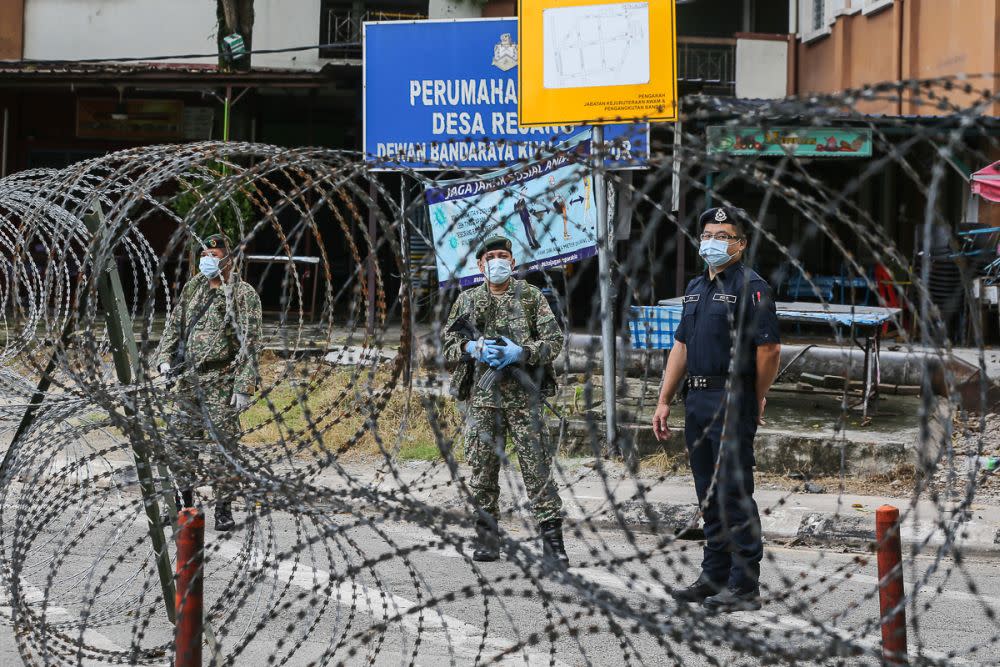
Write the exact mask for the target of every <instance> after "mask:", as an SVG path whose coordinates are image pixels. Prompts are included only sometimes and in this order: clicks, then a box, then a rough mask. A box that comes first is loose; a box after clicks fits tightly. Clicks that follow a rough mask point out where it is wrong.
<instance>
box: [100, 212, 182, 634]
mask: <svg viewBox="0 0 1000 667" xmlns="http://www.w3.org/2000/svg"><path fill="white" fill-rule="evenodd" d="M83 222H84V224H85V225H86V226H87V229H89V230H90V233H91V235H92V236H93V241H92V243H93V248H94V249H95V251H94V252H96V248H100V247H103V246H104V244H106V243H111V239H109V238H105V237H104V215H103V213H102V212H101V207H100V204H95V205H94V210H93V211H92V212H91V213H88V214H87V215H85V216H83ZM95 265H96V261H95ZM97 293H98V297H99V298H100V302H101V307H102V308H104V320H105V325H106V327H107V332H108V340H109V341H110V342H111V357H112V359H113V360H114V364H115V373H116V375H117V376H118V381H119V382H121V383H122V384H124V385H129V384H132V378H133V377H134V376H135V366H134V364H137V363H138V360H139V351H138V348H137V347H136V344H135V335H134V334H133V333H132V318H131V317H129V314H128V312H127V311H126V310H125V303H126V302H125V294H124V290H122V284H121V279H120V278H119V276H118V269H117V267H115V266H113V265H112V266H108V267H107V268H106V269H104V270H103V271H102V272H101V275H100V276H99V277H98V279H97ZM135 410H136V406H135V405H129V404H126V405H125V413H126V414H127V415H128V416H133V415H134V414H135ZM131 440H132V454H133V456H134V457H135V470H136V476H137V477H138V478H139V489H140V491H141V492H142V500H143V505H144V506H145V508H146V518H147V520H148V522H149V538H150V540H151V541H152V543H153V553H154V554H155V556H156V569H157V571H158V573H159V575H160V588H161V589H162V592H163V601H164V603H165V606H166V608H167V617H168V618H169V619H170V622H171V623H173V622H174V620H175V616H174V606H173V604H171V601H172V600H173V599H174V578H173V572H172V571H171V567H170V554H168V553H167V545H166V539H165V538H164V535H163V522H162V521H161V519H160V505H159V502H157V491H156V482H155V481H154V480H153V468H152V464H151V462H150V456H149V449H148V448H147V447H146V443H145V442H143V440H142V438H141V437H132V438H131Z"/></svg>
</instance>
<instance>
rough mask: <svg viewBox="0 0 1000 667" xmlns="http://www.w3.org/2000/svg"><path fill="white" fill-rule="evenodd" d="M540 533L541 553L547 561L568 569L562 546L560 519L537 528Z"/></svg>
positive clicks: (563, 546)
mask: <svg viewBox="0 0 1000 667" xmlns="http://www.w3.org/2000/svg"><path fill="white" fill-rule="evenodd" d="M538 529H539V530H540V531H541V533H542V552H543V553H544V554H545V558H546V559H547V560H549V559H551V560H554V561H555V562H557V563H558V564H559V565H560V566H561V567H569V556H567V555H566V546H565V545H564V544H563V534H562V519H551V520H549V521H546V522H545V523H543V524H542V525H540V526H539V527H538Z"/></svg>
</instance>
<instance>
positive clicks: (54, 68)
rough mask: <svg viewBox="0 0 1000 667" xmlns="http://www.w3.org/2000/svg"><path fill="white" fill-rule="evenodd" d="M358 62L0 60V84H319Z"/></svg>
mask: <svg viewBox="0 0 1000 667" xmlns="http://www.w3.org/2000/svg"><path fill="white" fill-rule="evenodd" d="M357 65H360V61H357V62H356V63H355V62H354V61H352V60H349V59H343V60H336V61H330V62H329V63H328V64H326V65H325V66H324V67H323V68H322V69H320V70H318V71H311V70H303V69H291V68H287V69H283V68H266V67H255V68H254V69H253V70H251V71H249V72H223V71H221V70H220V69H219V68H218V66H217V65H215V64H214V63H212V64H207V63H206V64H198V63H162V62H157V63H142V62H136V63H116V62H107V63H92V62H88V63H80V62H72V61H52V62H35V61H22V60H0V85H4V84H9V83H14V82H17V83H26V82H31V83H36V84H42V85H45V84H64V83H87V82H102V83H104V82H109V81H130V80H135V81H144V82H160V83H173V82H176V83H184V82H187V83H191V82H198V83H212V84H216V85H220V84H221V85H225V84H236V85H240V84H243V85H254V84H256V85H262V84H272V85H281V84H282V83H285V84H288V83H292V84H294V83H299V84H308V83H313V84H316V83H322V82H323V81H326V80H329V79H330V78H331V76H332V74H333V73H334V72H335V70H337V69H340V68H344V67H347V68H352V67H356V66H357Z"/></svg>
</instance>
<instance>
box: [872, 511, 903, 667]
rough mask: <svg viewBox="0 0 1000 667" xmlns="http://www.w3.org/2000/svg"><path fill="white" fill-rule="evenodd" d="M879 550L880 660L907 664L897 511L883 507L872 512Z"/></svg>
mask: <svg viewBox="0 0 1000 667" xmlns="http://www.w3.org/2000/svg"><path fill="white" fill-rule="evenodd" d="M875 540H876V549H877V551H878V580H879V584H878V602H879V608H880V611H881V614H882V615H881V618H882V658H883V659H884V660H885V662H886V663H887V664H890V665H903V664H906V661H907V660H906V608H905V607H904V606H903V604H902V602H903V565H902V561H903V551H902V547H901V545H900V543H899V510H898V509H896V508H895V507H893V506H892V505H882V506H881V507H879V508H878V509H877V510H875Z"/></svg>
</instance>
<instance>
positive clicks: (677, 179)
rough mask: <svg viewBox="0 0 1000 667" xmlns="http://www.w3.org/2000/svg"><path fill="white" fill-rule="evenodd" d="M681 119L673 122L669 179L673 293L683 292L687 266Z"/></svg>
mask: <svg viewBox="0 0 1000 667" xmlns="http://www.w3.org/2000/svg"><path fill="white" fill-rule="evenodd" d="M682 133H683V132H682V127H681V121H677V122H676V123H674V160H673V171H674V174H673V180H672V181H671V187H672V189H673V192H671V210H672V211H674V212H675V213H676V214H677V229H676V230H675V231H674V246H675V247H676V250H675V252H676V253H677V264H676V267H675V271H676V273H675V275H674V282H675V283H676V287H675V288H674V294H675V295H677V294H683V293H684V285H685V281H684V278H685V274H686V273H687V267H686V266H685V261H684V260H685V256H686V254H687V238H686V237H685V236H684V215H685V213H686V212H685V210H684V196H683V194H682V193H681V136H682Z"/></svg>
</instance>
